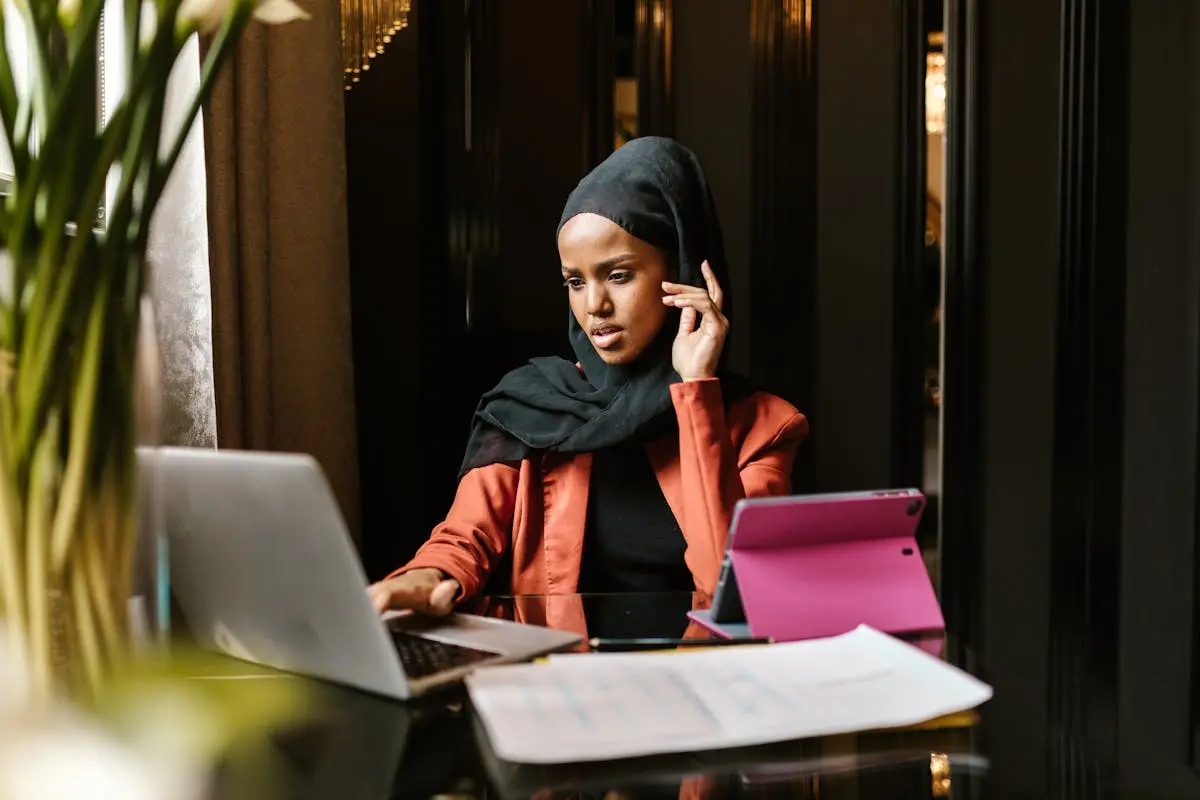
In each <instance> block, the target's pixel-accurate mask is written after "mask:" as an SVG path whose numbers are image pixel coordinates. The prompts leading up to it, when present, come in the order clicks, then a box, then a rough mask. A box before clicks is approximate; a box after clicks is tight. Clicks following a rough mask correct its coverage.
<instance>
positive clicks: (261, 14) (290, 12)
mask: <svg viewBox="0 0 1200 800" xmlns="http://www.w3.org/2000/svg"><path fill="white" fill-rule="evenodd" d="M254 18H255V19H256V20H258V21H259V22H265V23H266V24H267V25H285V24H287V23H289V22H295V21H296V20H298V19H312V15H311V14H309V13H308V12H307V11H305V10H304V9H303V8H301V7H300V6H298V5H296V4H295V3H293V2H292V0H261V2H260V3H259V4H258V7H257V8H255V9H254Z"/></svg>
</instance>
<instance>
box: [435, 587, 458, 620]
mask: <svg viewBox="0 0 1200 800" xmlns="http://www.w3.org/2000/svg"><path fill="white" fill-rule="evenodd" d="M458 589H459V587H458V581H456V580H444V581H442V582H441V583H439V584H438V585H437V586H435V587H434V588H433V591H432V592H430V593H429V601H428V611H429V613H431V614H435V615H438V616H441V615H443V614H449V613H450V612H451V611H453V610H454V598H455V597H457V596H458Z"/></svg>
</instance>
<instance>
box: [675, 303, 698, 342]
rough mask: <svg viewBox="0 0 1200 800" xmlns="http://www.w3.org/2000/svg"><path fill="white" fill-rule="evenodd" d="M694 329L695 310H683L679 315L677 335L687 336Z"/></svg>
mask: <svg viewBox="0 0 1200 800" xmlns="http://www.w3.org/2000/svg"><path fill="white" fill-rule="evenodd" d="M695 329H696V309H694V308H685V309H684V310H683V313H682V314H680V315H679V335H680V336H689V335H691V333H692V331H694V330H695Z"/></svg>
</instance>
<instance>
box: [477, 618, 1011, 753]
mask: <svg viewBox="0 0 1200 800" xmlns="http://www.w3.org/2000/svg"><path fill="white" fill-rule="evenodd" d="M467 687H468V690H469V691H470V694H471V700H472V702H473V704H474V706H475V709H476V712H477V713H478V714H479V716H480V718H481V720H482V722H483V725H484V728H485V729H486V730H487V733H488V739H489V741H490V743H491V747H492V749H493V751H494V752H495V754H496V755H497V756H498V757H499V758H501V759H503V760H505V761H511V762H515V763H526V764H553V763H564V762H571V761H598V760H603V759H612V758H628V757H633V756H641V755H651V754H656V753H676V752H684V751H696V750H712V749H719V748H726V747H740V746H746V745H755V744H765V743H768V742H778V741H787V740H790V739H803V738H808V737H813V736H826V735H831V734H836V733H849V732H852V731H863V730H874V729H880V728H893V727H898V726H903V725H913V724H916V723H918V722H924V721H926V720H929V719H933V718H935V717H939V716H942V715H944V714H951V713H954V712H957V711H965V710H967V709H971V708H975V707H976V706H978V705H980V704H981V703H983V702H986V701H987V700H988V699H989V698H990V697H991V696H992V690H991V687H989V686H988V685H987V684H985V683H982V682H980V681H978V680H976V679H975V678H973V677H971V676H970V675H968V674H966V673H965V672H963V671H961V670H959V669H957V668H956V667H953V666H951V665H949V664H946V663H945V662H943V661H941V660H939V659H936V658H934V657H933V656H930V655H928V654H927V653H924V652H922V651H920V650H918V649H917V648H915V647H912V646H911V645H908V644H905V643H904V642H901V641H899V640H897V639H894V638H892V637H891V636H888V635H886V634H883V633H880V632H879V631H876V630H874V629H871V628H868V627H865V626H863V627H859V628H858V629H857V630H855V631H852V632H850V633H847V634H843V635H842V636H837V637H833V638H830V639H818V640H813V641H807V642H795V643H791V644H781V645H772V646H768V647H762V646H752V647H718V648H713V649H709V650H699V651H690V652H689V651H681V652H676V651H671V652H666V653H653V654H641V653H636V654H635V653H629V654H624V653H614V654H587V655H583V654H580V655H564V656H555V657H552V658H550V660H549V662H548V663H546V664H542V665H535V664H523V665H516V666H502V667H492V668H486V669H481V670H479V671H477V672H476V673H475V674H473V675H471V676H470V677H469V678H468V679H467Z"/></svg>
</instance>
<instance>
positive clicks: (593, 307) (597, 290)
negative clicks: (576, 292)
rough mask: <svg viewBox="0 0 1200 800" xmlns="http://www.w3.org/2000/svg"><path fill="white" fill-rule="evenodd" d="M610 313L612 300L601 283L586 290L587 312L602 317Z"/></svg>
mask: <svg viewBox="0 0 1200 800" xmlns="http://www.w3.org/2000/svg"><path fill="white" fill-rule="evenodd" d="M611 311H612V298H611V297H610V296H609V294H608V289H607V288H606V287H605V285H604V284H603V283H600V284H592V285H590V286H588V290H587V312H588V313H589V314H595V315H604V314H607V313H609V312H611Z"/></svg>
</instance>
